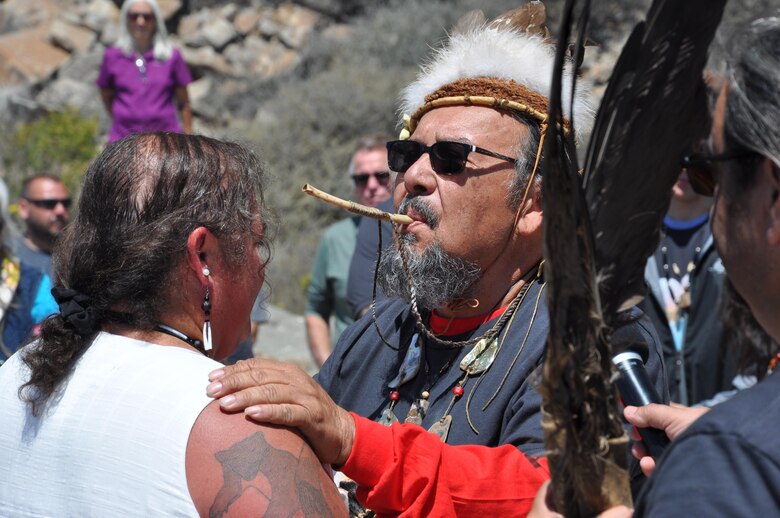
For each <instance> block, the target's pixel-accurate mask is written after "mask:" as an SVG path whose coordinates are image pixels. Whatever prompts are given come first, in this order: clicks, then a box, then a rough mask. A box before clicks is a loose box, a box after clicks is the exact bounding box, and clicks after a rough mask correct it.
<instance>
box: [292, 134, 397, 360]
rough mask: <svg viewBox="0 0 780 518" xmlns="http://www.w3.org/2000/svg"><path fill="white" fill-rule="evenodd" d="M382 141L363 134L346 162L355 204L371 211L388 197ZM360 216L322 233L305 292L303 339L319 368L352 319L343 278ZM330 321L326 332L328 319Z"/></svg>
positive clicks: (347, 270) (347, 267)
mask: <svg viewBox="0 0 780 518" xmlns="http://www.w3.org/2000/svg"><path fill="white" fill-rule="evenodd" d="M387 140H388V139H387V138H386V137H385V136H384V135H367V136H365V137H361V138H360V139H358V141H357V144H356V146H355V152H354V154H353V155H352V159H351V160H350V164H349V176H350V178H351V179H352V181H353V182H354V184H355V197H356V198H357V200H358V202H359V203H362V204H363V205H368V206H370V207H374V206H376V205H378V204H379V203H381V202H383V201H385V200H387V199H388V198H389V197H390V188H389V185H390V171H389V170H388V168H387V149H386V147H385V144H386V143H387ZM359 220H360V218H359V217H358V216H352V217H349V218H346V219H343V220H341V221H338V222H336V223H334V224H333V225H331V226H329V227H328V228H327V229H325V233H324V234H323V236H322V240H321V241H320V244H319V247H318V248H317V254H316V256H315V257H314V266H313V267H312V271H311V282H310V283H309V288H308V290H307V292H306V298H307V303H306V310H305V320H306V335H307V339H308V342H309V349H310V350H311V353H312V356H313V357H314V361H315V362H316V363H317V367H321V366H322V364H323V363H325V360H326V359H327V358H328V356H329V355H330V351H331V348H332V346H331V344H332V343H335V341H336V340H337V339H338V337H339V335H340V334H341V332H342V331H344V329H345V328H346V327H347V326H348V325H349V324H351V323H352V322H353V321H354V319H353V317H352V312H351V311H350V309H349V306H348V305H347V277H348V275H349V264H350V261H351V260H352V254H353V253H354V252H355V244H356V242H357V229H358V222H359ZM331 316H333V317H334V325H333V327H334V329H333V330H331V326H330V317H331Z"/></svg>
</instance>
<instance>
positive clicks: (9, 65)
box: [0, 23, 68, 85]
mask: <svg viewBox="0 0 780 518" xmlns="http://www.w3.org/2000/svg"><path fill="white" fill-rule="evenodd" d="M49 28H50V24H49V23H44V24H41V25H39V26H38V27H36V28H34V29H26V30H23V31H18V32H15V33H11V34H5V35H3V36H0V84H3V85H25V84H27V85H29V84H35V83H39V82H41V81H44V80H46V79H48V78H49V77H51V75H52V74H54V72H55V71H56V70H57V69H58V68H59V67H60V66H61V65H62V64H63V63H65V61H66V60H67V59H68V53H67V52H65V51H64V50H62V49H60V48H57V47H55V46H54V45H52V44H50V43H49V42H48V41H47V37H48V35H49V32H50V31H49Z"/></svg>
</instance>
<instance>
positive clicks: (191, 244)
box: [187, 227, 219, 287]
mask: <svg viewBox="0 0 780 518" xmlns="http://www.w3.org/2000/svg"><path fill="white" fill-rule="evenodd" d="M218 250H219V243H218V241H217V238H216V236H215V235H214V234H212V233H211V232H210V231H209V230H208V229H207V228H206V227H198V228H196V229H195V230H193V231H192V232H191V233H190V235H189V237H187V265H188V266H189V267H190V269H191V270H192V271H193V272H194V273H195V275H196V276H197V278H198V280H199V281H200V284H201V286H204V287H205V286H207V285H208V284H209V280H208V278H207V277H208V274H207V273H205V272H209V273H210V269H211V267H210V266H209V265H210V264H214V263H216V262H217V257H218Z"/></svg>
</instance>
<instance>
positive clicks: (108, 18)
mask: <svg viewBox="0 0 780 518" xmlns="http://www.w3.org/2000/svg"><path fill="white" fill-rule="evenodd" d="M118 21H119V8H118V7H117V6H116V4H115V3H114V2H112V1H111V0H92V1H91V2H89V3H87V4H85V5H84V7H83V10H82V14H81V23H82V24H83V25H84V26H85V27H87V28H89V29H92V31H94V32H95V33H96V34H102V33H103V31H104V29H105V27H106V25H107V24H114V25H116V24H117V22H118Z"/></svg>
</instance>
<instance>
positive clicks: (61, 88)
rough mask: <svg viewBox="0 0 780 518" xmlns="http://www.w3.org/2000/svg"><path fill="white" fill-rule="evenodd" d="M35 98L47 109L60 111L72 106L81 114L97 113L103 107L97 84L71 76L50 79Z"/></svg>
mask: <svg viewBox="0 0 780 518" xmlns="http://www.w3.org/2000/svg"><path fill="white" fill-rule="evenodd" d="M36 100H37V101H38V103H39V104H40V105H41V106H42V107H44V108H46V109H47V110H52V111H61V110H64V109H65V108H67V107H72V108H76V109H77V110H78V111H79V112H81V114H82V115H97V114H99V113H100V112H101V111H102V110H103V109H104V108H103V104H102V102H101V100H100V95H98V88H97V86H95V85H94V84H92V85H90V84H89V83H85V82H83V81H79V80H78V79H74V78H71V77H60V78H57V79H56V80H54V81H51V82H50V83H49V84H47V85H46V88H44V89H43V90H42V91H41V93H39V94H38V96H37V97H36Z"/></svg>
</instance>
